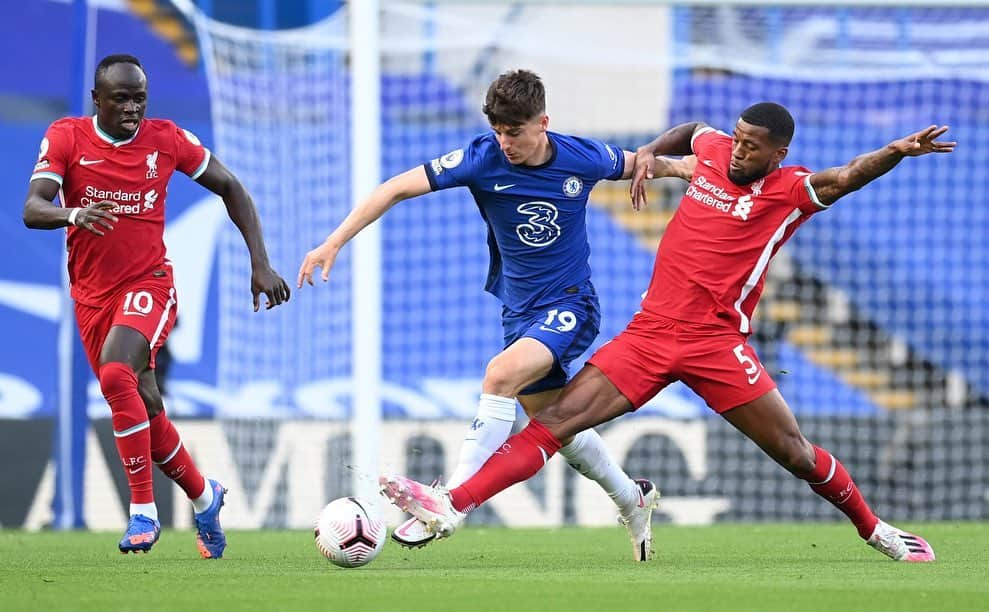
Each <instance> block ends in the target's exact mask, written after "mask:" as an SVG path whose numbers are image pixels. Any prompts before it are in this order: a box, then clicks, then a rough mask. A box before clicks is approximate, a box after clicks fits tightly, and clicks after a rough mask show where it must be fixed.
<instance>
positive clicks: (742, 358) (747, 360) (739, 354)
mask: <svg viewBox="0 0 989 612" xmlns="http://www.w3.org/2000/svg"><path fill="white" fill-rule="evenodd" d="M744 351H745V345H744V344H739V345H738V346H736V347H735V348H733V349H732V352H733V353H735V359H738V363H740V364H742V366H743V367H744V368H745V374H746V376H748V381H749V384H750V385H754V384H755V381H757V380H759V376H760V375H761V374H762V372H761V371H759V366H758V364H756V362H755V360H754V359H752V358H751V357H749V356H748V355H746V354H745V352H744Z"/></svg>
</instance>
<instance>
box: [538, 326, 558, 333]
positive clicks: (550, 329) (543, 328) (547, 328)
mask: <svg viewBox="0 0 989 612" xmlns="http://www.w3.org/2000/svg"><path fill="white" fill-rule="evenodd" d="M539 329H540V331H548V332H553V333H554V334H556V335H559V334H560V332H559V331H557V330H555V329H553V328H552V327H546V326H545V325H540V326H539Z"/></svg>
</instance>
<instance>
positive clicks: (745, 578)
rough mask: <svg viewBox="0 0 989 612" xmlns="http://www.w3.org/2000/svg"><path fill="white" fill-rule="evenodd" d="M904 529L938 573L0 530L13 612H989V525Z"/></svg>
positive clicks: (815, 537)
mask: <svg viewBox="0 0 989 612" xmlns="http://www.w3.org/2000/svg"><path fill="white" fill-rule="evenodd" d="M903 527H904V528H907V529H915V530H916V531H917V533H921V534H923V535H924V536H925V537H927V538H928V539H929V540H930V541H931V543H932V545H933V546H934V549H935V551H936V553H937V555H938V560H937V561H936V562H935V563H932V564H905V563H895V562H893V561H890V560H888V559H886V558H885V557H883V556H882V555H880V554H879V553H878V552H876V551H874V550H872V549H871V548H868V547H867V546H865V545H864V544H863V543H862V542H861V541H860V540H859V539H858V538H857V537H856V536H855V534H854V531H852V529H851V528H850V527H849V526H848V525H846V524H839V523H830V524H784V525H779V524H751V525H744V524H735V525H718V526H714V527H671V526H666V525H663V526H660V525H657V526H656V528H655V539H656V548H657V551H658V555H657V559H656V560H655V561H653V562H651V563H641V564H635V563H633V562H632V561H631V548H630V545H629V544H628V541H627V539H626V537H625V532H624V530H622V529H621V528H618V527H616V528H614V529H579V528H565V529H501V528H470V527H469V528H466V529H464V530H463V531H462V532H461V533H458V534H457V535H456V536H455V537H454V538H452V539H451V540H449V541H444V542H436V543H434V544H433V545H431V546H429V547H427V548H425V549H421V550H413V551H408V550H405V549H402V548H400V547H398V546H396V545H395V544H394V543H392V542H391V541H389V542H388V543H387V544H386V545H385V549H384V551H382V553H381V555H380V556H379V557H378V558H377V559H376V560H375V561H374V562H372V563H371V564H370V565H368V566H365V567H363V568H359V569H346V570H345V569H339V568H336V567H334V566H332V565H330V564H329V563H328V562H327V561H326V560H324V559H323V558H322V557H321V556H320V555H319V553H317V552H316V550H315V548H314V547H313V543H312V533H311V532H305V531H259V532H231V533H228V539H229V546H228V548H227V554H226V558H224V559H223V560H220V561H203V560H201V559H199V558H198V555H197V553H196V547H195V543H194V536H193V534H192V533H191V532H176V531H173V530H166V531H164V532H163V534H162V538H161V540H160V541H159V542H158V544H156V545H155V548H154V550H153V551H152V552H151V553H149V554H147V555H139V556H134V555H129V556H123V555H121V554H120V553H118V552H117V551H116V540H117V539H118V538H119V534H117V533H89V532H81V533H75V532H73V533H51V532H45V533H24V532H18V531H2V530H0V610H4V611H20V610H28V611H32V612H41V611H45V612H47V611H49V610H73V611H82V610H101V611H102V610H136V611H140V612H145V611H151V610H183V611H185V610H190V611H197V612H202V611H208V610H224V611H234V610H292V611H294V610H320V611H341V612H343V611H346V612H350V611H356V610H403V611H405V610H408V611H418V610H423V611H430V612H433V611H439V610H457V611H462V612H475V611H482V610H497V611H499V612H521V611H528V610H541V611H546V610H565V611H568V612H572V611H582V610H588V611H593V612H610V611H611V610H620V611H636V610H649V611H653V610H705V611H707V610H760V611H766V610H799V611H811V610H829V611H835V610H840V611H849V610H869V611H875V610H951V611H955V610H989V524H987V523H931V524H905V525H903Z"/></svg>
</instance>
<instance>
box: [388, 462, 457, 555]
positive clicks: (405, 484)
mask: <svg viewBox="0 0 989 612" xmlns="http://www.w3.org/2000/svg"><path fill="white" fill-rule="evenodd" d="M378 485H379V486H380V487H381V494H382V495H384V496H385V497H387V498H388V501H390V502H391V503H392V504H394V505H396V506H398V508H399V509H400V510H403V511H405V512H408V513H409V514H411V515H412V516H414V517H415V518H417V519H419V520H420V521H422V522H423V523H425V525H426V529H427V530H428V531H429V533H432V534H433V535H435V536H436V538H437V539H439V538H448V537H450V536H452V535H453V533H454V532H455V531H456V530H457V527H459V526H460V524H461V523H463V522H464V518H466V516H467V515H466V514H464V513H463V512H458V511H457V510H455V509H454V508H453V504H451V502H450V494H449V493H448V492H447V491H446V489H443V488H439V487H430V486H428V485H424V484H422V483H421V482H416V481H414V480H411V479H409V478H406V477H405V476H398V475H387V474H386V475H382V476H379V477H378Z"/></svg>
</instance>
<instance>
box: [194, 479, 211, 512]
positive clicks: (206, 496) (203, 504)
mask: <svg viewBox="0 0 989 612" xmlns="http://www.w3.org/2000/svg"><path fill="white" fill-rule="evenodd" d="M203 480H204V481H205V482H206V486H205V487H204V488H203V492H202V493H201V494H200V495H199V497H197V498H196V499H194V500H192V509H193V510H194V511H195V512H196V514H199V513H200V512H205V511H206V509H207V508H209V506H210V504H212V503H213V487H211V486H209V480H208V479H207V478H206V477H205V476H203Z"/></svg>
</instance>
